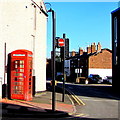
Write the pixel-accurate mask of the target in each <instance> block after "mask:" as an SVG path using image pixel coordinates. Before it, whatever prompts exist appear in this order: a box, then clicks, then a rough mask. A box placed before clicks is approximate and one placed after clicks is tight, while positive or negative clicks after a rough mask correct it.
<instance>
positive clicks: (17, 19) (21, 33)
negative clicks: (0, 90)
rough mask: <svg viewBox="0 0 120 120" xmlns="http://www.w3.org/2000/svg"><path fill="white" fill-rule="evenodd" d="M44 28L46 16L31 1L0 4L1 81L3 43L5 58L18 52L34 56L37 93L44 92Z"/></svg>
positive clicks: (9, 0)
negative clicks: (28, 52)
mask: <svg viewBox="0 0 120 120" xmlns="http://www.w3.org/2000/svg"><path fill="white" fill-rule="evenodd" d="M34 1H38V0H34ZM40 1H41V0H39V2H38V3H39V5H40ZM43 7H44V6H43ZM35 9H36V11H35ZM35 15H36V17H35ZM35 23H36V27H35ZM46 25H47V18H46V16H45V15H44V14H43V13H40V10H39V9H38V8H37V7H36V8H34V6H33V5H32V2H31V0H22V1H20V0H1V1H0V36H1V37H0V51H1V53H0V58H1V61H0V77H2V78H3V80H4V59H5V57H4V43H5V42H6V45H7V46H6V51H7V55H8V53H10V52H12V51H14V50H17V49H27V50H30V51H32V52H33V54H34V63H33V64H34V65H33V67H34V69H35V74H34V75H35V76H36V91H44V90H46V27H47V26H46ZM6 81H7V80H6Z"/></svg>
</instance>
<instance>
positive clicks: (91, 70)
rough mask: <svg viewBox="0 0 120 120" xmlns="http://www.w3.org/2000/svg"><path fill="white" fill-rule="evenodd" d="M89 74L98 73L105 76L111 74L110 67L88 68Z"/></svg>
mask: <svg viewBox="0 0 120 120" xmlns="http://www.w3.org/2000/svg"><path fill="white" fill-rule="evenodd" d="M90 74H98V75H100V76H101V77H102V78H104V77H105V76H112V69H93V68H90V69H88V75H90Z"/></svg>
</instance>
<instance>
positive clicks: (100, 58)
mask: <svg viewBox="0 0 120 120" xmlns="http://www.w3.org/2000/svg"><path fill="white" fill-rule="evenodd" d="M78 53H79V54H74V55H73V56H72V57H70V58H68V60H70V71H71V72H70V77H71V78H72V79H74V81H75V79H76V77H86V78H87V77H88V76H89V75H90V74H98V75H100V76H101V77H102V78H104V77H106V76H112V51H111V50H109V49H101V44H100V43H98V45H97V46H96V45H95V43H93V44H92V45H91V46H89V47H87V52H84V51H83V50H82V49H79V52H78Z"/></svg>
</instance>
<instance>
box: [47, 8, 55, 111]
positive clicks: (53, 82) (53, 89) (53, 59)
mask: <svg viewBox="0 0 120 120" xmlns="http://www.w3.org/2000/svg"><path fill="white" fill-rule="evenodd" d="M48 12H52V22H53V35H52V39H53V56H52V61H53V64H52V111H53V112H54V111H55V48H56V44H55V42H56V41H55V38H56V37H55V36H56V15H55V12H54V10H52V9H50V10H48Z"/></svg>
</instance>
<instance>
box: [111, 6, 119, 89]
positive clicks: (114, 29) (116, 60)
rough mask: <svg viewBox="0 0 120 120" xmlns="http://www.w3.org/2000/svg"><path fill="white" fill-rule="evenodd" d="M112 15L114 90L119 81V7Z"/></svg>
mask: <svg viewBox="0 0 120 120" xmlns="http://www.w3.org/2000/svg"><path fill="white" fill-rule="evenodd" d="M111 15H112V50H113V55H112V67H113V68H112V77H113V87H114V89H115V90H117V89H118V87H119V81H120V75H119V71H120V34H119V33H120V7H119V8H118V9H116V10H114V11H112V13H111Z"/></svg>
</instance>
